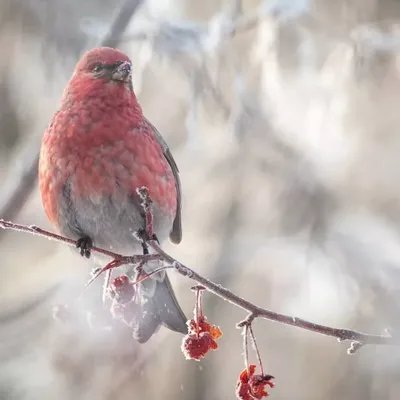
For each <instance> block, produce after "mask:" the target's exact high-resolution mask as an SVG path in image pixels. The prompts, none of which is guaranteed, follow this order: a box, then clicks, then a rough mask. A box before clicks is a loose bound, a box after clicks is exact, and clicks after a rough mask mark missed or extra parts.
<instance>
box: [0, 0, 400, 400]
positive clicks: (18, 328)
mask: <svg viewBox="0 0 400 400" xmlns="http://www.w3.org/2000/svg"><path fill="white" fill-rule="evenodd" d="M399 18H400V1H397V0H335V1H331V0H266V1H257V0H202V1H195V0H174V1H173V0H142V1H140V0H125V1H124V0H122V1H112V2H111V1H107V0H86V1H78V0H25V1H23V0H2V1H1V2H0V218H4V219H11V220H14V221H16V222H19V223H25V224H35V225H38V226H40V227H43V228H47V229H51V228H50V226H49V223H48V222H47V219H46V217H45V215H44V211H43V209H42V206H41V201H40V196H39V192H38V188H37V182H36V169H37V166H36V164H37V153H38V149H39V146H40V140H41V136H42V134H43V132H44V130H45V128H46V126H47V124H48V122H49V120H50V118H51V116H52V114H53V112H54V111H55V110H56V109H57V107H58V104H59V99H60V97H61V94H62V90H63V87H64V86H65V84H66V82H67V81H68V79H69V77H70V75H71V72H72V69H73V67H74V65H75V63H76V61H77V60H78V58H79V57H80V55H81V54H82V52H84V51H85V50H87V49H90V48H93V47H96V46H98V45H100V44H106V45H111V46H116V47H118V48H120V49H121V50H123V51H124V52H126V53H127V54H129V56H130V57H131V59H132V60H133V62H134V87H135V90H136V93H137V95H138V97H139V100H140V101H141V104H142V106H143V108H144V111H145V114H146V116H147V117H148V118H149V119H150V120H151V121H152V122H153V124H154V125H155V126H157V127H158V129H159V130H160V131H161V132H162V133H163V135H164V137H165V138H166V140H167V142H168V143H169V145H170V147H171V150H172V153H173V154H174V157H175V159H176V161H177V163H178V165H179V167H180V170H181V179H182V185H183V197H184V201H183V228H184V235H183V242H182V243H181V244H180V245H179V246H173V245H171V244H169V243H165V244H164V245H165V247H164V248H165V249H166V250H167V251H168V252H170V253H171V254H172V255H173V256H175V257H176V258H177V259H179V260H180V261H182V262H183V263H185V264H187V265H188V266H190V267H192V268H193V269H195V270H196V271H198V272H199V273H201V274H203V275H204V276H206V277H208V278H210V279H212V280H214V281H215V282H217V283H221V284H222V285H224V286H226V287H228V288H230V289H232V290H233V291H234V292H235V293H237V294H238V295H240V296H243V297H245V298H246V299H248V300H250V301H253V302H254V303H256V304H258V305H260V306H263V307H266V308H270V309H272V310H274V311H278V312H282V313H287V314H291V315H295V316H298V317H302V318H306V319H310V320H312V321H315V322H318V323H322V324H328V325H331V326H335V327H346V328H351V329H357V330H361V331H365V332H369V333H374V334H381V333H383V332H384V330H385V329H386V328H388V329H390V330H391V332H394V333H395V332H396V331H397V330H400V313H399V308H400V269H399V266H400V230H399V228H400V178H399V177H398V175H399V172H398V171H399V169H400V132H399V126H400V113H399V96H400V95H399V93H400V58H399V54H400V24H399V23H398V22H397V21H398V19H399ZM91 267H92V265H91V264H90V262H89V261H87V260H82V259H81V258H80V257H79V256H78V255H77V254H76V252H73V251H71V249H70V248H68V247H67V246H63V245H61V244H58V243H56V242H51V241H48V240H45V239H43V238H40V237H35V236H31V235H27V234H22V233H16V232H11V231H7V232H5V231H0V399H15V400H20V399H21V400H25V399H27V400H36V399H41V400H43V399H57V400H64V399H68V400H69V399H99V400H103V399H104V400H105V399H121V400H124V399H150V400H152V399H160V398H162V399H194V400H203V399H204V400H205V399H207V400H214V399H215V400H216V399H234V398H235V394H234V392H235V385H236V379H237V377H238V375H239V373H240V371H241V370H242V369H243V367H244V363H243V355H242V347H241V343H242V336H241V332H240V331H239V330H237V329H236V328H235V324H236V323H237V322H238V321H240V320H241V319H243V318H244V317H245V313H244V312H243V311H241V310H240V309H238V308H236V307H234V306H232V305H231V304H229V303H227V302H224V301H222V300H220V299H218V298H216V297H214V296H212V295H210V294H207V293H206V294H205V312H206V315H207V316H208V318H209V320H210V321H211V322H212V323H215V324H218V325H219V326H220V327H221V329H222V330H223V332H224V336H223V338H222V339H220V340H219V344H220V348H219V350H218V351H216V352H212V353H210V354H209V355H208V356H207V358H206V359H205V360H202V361H201V362H195V361H186V360H185V359H184V357H183V355H182V354H181V352H180V343H181V337H180V336H179V335H178V334H175V333H172V332H169V331H167V330H166V329H164V328H162V329H161V330H160V331H159V333H158V334H157V335H156V336H154V337H153V338H152V339H151V341H150V342H148V343H147V344H145V345H142V346H139V345H138V344H136V343H135V342H133V340H132V338H131V334H130V332H129V330H125V329H123V328H121V327H120V328H118V329H114V330H113V331H111V332H110V331H109V330H107V329H103V328H102V325H101V323H99V324H97V321H96V320H95V321H92V324H91V326H89V325H88V324H87V323H86V320H85V318H83V319H82V318H79V317H73V318H72V321H71V323H69V324H66V325H63V324H60V323H58V322H57V321H55V320H54V319H53V318H52V305H53V304H57V303H61V302H71V301H72V302H73V301H74V299H76V298H77V296H78V295H79V293H80V291H81V288H82V286H83V284H84V283H85V282H86V281H87V279H88V277H89V273H90V270H91ZM171 278H172V280H173V284H174V286H175V287H176V290H177V294H178V298H179V300H180V302H181V303H182V306H183V308H184V310H185V312H187V314H188V315H191V312H192V309H193V306H194V295H193V293H192V292H191V291H190V286H191V285H192V284H193V282H191V281H189V280H187V279H185V278H183V277H180V276H176V275H175V274H172V276H171ZM100 287H101V283H99V284H98V285H97V286H94V287H93V288H92V290H90V291H88V292H87V293H85V296H84V297H83V299H82V300H81V301H80V302H79V303H78V304H77V306H76V308H80V307H81V308H82V307H83V309H85V307H86V305H87V304H89V303H93V304H98V303H99V299H100ZM74 304H75V303H74ZM85 304H86V305H85ZM254 329H255V333H256V335H257V338H258V342H259V347H260V350H261V354H262V357H263V361H264V366H265V369H266V373H269V374H272V375H274V376H275V377H276V379H275V382H276V388H275V389H273V390H271V398H275V399H290V400H292V399H307V400H309V399H324V400H336V399H341V400H344V399H346V400H347V399H363V400H367V399H374V400H376V399H398V398H399V391H400V379H399V378H400V372H399V371H400V368H399V366H400V350H399V348H395V347H389V346H381V347H379V346H369V347H368V346H367V347H365V348H363V349H361V350H360V351H359V352H357V353H356V354H355V355H354V356H348V355H347V354H346V349H347V347H348V346H347V344H343V343H341V344H339V343H337V341H336V340H335V339H333V338H329V337H324V336H320V335H317V334H314V333H311V332H306V331H302V330H300V329H297V328H293V327H288V326H284V325H280V324H277V323H274V322H269V321H266V320H257V321H256V322H255V324H254ZM251 357H252V361H256V358H255V357H254V354H252V356H251Z"/></svg>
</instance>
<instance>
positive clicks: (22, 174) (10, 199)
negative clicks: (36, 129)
mask: <svg viewBox="0 0 400 400" xmlns="http://www.w3.org/2000/svg"><path fill="white" fill-rule="evenodd" d="M141 4H142V0H125V1H124V3H123V4H122V5H121V8H120V9H119V10H118V13H117V15H116V16H115V18H114V20H113V22H112V24H111V26H110V29H109V31H108V32H107V34H106V35H105V36H104V38H102V39H101V40H100V41H99V44H98V45H99V46H110V47H115V46H116V45H117V44H118V43H119V42H120V41H121V40H122V37H123V35H124V33H125V30H126V28H127V27H128V24H129V22H130V21H131V19H132V17H133V15H134V14H135V12H136V11H137V9H138V8H139V6H140V5H141ZM35 147H36V146H35ZM31 149H32V143H29V146H27V148H24V149H23V151H22V154H21V155H20V156H21V157H16V158H21V159H23V160H27V161H25V163H24V165H23V169H22V170H20V168H16V169H15V170H12V171H11V172H10V173H9V176H8V178H7V182H9V183H8V184H7V187H6V189H5V192H3V193H4V195H3V196H2V198H1V199H0V216H1V217H2V218H4V219H13V218H14V217H15V216H16V215H18V213H19V211H20V210H21V209H22V207H23V206H24V204H25V203H26V201H27V199H28V197H29V196H30V194H31V193H32V191H33V189H34V188H35V183H36V180H37V169H38V161H39V151H38V150H37V149H34V150H33V151H32V150H31Z"/></svg>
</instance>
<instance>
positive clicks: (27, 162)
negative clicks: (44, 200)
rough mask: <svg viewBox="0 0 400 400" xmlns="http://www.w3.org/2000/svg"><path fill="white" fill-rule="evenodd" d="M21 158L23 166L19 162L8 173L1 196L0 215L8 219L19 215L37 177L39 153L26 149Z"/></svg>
mask: <svg viewBox="0 0 400 400" xmlns="http://www.w3.org/2000/svg"><path fill="white" fill-rule="evenodd" d="M31 145H32V143H31ZM29 147H31V146H29ZM26 153H27V154H26ZM17 159H19V157H17ZM21 159H22V160H24V161H23V165H22V168H21V165H20V164H18V166H17V167H16V168H15V169H14V170H13V171H12V172H11V173H10V174H9V175H8V177H7V180H6V182H5V184H4V187H3V193H4V194H3V196H2V197H1V198H0V215H1V216H3V217H4V218H7V219H12V218H14V217H15V216H16V215H18V213H19V211H20V210H21V209H22V207H23V206H24V204H25V202H26V200H27V199H28V197H29V195H30V194H31V193H32V191H33V188H34V186H35V183H36V179H37V171H38V162H39V153H38V152H37V153H32V151H30V150H29V151H28V152H27V151H26V149H25V151H24V152H22V154H21ZM0 237H1V233H0Z"/></svg>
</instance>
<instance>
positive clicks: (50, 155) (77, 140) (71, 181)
mask: <svg viewBox="0 0 400 400" xmlns="http://www.w3.org/2000/svg"><path fill="white" fill-rule="evenodd" d="M39 179H40V189H41V192H42V198H43V203H44V206H45V209H46V212H47V215H48V217H49V219H50V220H51V221H54V220H55V219H56V216H57V202H58V197H59V193H60V192H61V190H62V187H64V186H65V185H66V184H68V185H69V186H70V189H71V196H72V198H89V199H93V200H95V199H102V198H103V197H109V196H117V197H121V198H124V197H128V196H136V189H137V188H139V187H141V186H146V187H148V189H149V191H150V195H151V197H152V199H153V201H154V202H155V203H156V204H157V206H159V207H160V208H161V209H163V210H165V212H167V213H168V214H171V215H175V212H176V207H177V192H176V183H175V179H174V176H173V174H172V171H171V168H170V166H169V164H168V162H167V160H166V159H165V157H164V154H163V151H162V148H161V146H160V145H159V143H158V142H157V140H156V139H155V137H154V134H153V133H152V132H151V130H149V129H147V128H146V127H145V126H144V125H141V124H140V123H139V124H138V123H137V121H136V120H135V119H133V118H129V113H128V116H125V117H124V116H123V115H121V114H120V113H116V114H115V115H100V114H98V113H95V114H91V113H89V112H79V113H78V112H75V111H74V110H68V111H60V112H59V113H58V114H57V115H56V116H55V118H54V119H53V121H52V123H51V125H50V126H49V128H48V129H47V131H46V133H45V135H44V138H43V144H42V151H41V157H40V165H39ZM98 201H101V200H98Z"/></svg>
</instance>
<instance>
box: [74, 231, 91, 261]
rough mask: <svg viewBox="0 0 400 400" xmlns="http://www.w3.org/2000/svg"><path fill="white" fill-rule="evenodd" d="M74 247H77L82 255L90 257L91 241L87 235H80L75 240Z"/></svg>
mask: <svg viewBox="0 0 400 400" xmlns="http://www.w3.org/2000/svg"><path fill="white" fill-rule="evenodd" d="M76 247H77V248H78V249H79V252H80V254H81V256H82V257H86V258H90V253H91V249H92V247H93V241H92V239H90V237H88V236H84V237H81V238H80V239H78V240H77V241H76Z"/></svg>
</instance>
